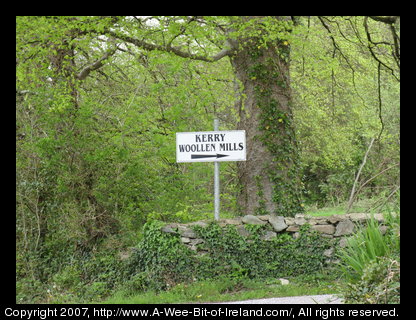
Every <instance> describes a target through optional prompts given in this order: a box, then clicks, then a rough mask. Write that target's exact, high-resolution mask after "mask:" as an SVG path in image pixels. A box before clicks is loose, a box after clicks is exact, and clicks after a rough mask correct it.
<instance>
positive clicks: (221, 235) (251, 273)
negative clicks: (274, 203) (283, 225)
mask: <svg viewBox="0 0 416 320" xmlns="http://www.w3.org/2000/svg"><path fill="white" fill-rule="evenodd" d="M162 226H163V223H161V222H158V221H153V222H150V223H147V224H146V225H145V228H144V233H143V238H142V240H141V242H140V243H139V244H138V246H137V251H136V253H134V255H133V256H132V257H131V259H130V261H129V263H128V266H127V267H126V270H128V277H129V280H128V282H127V283H128V284H127V285H126V289H129V290H127V291H130V292H131V290H132V289H137V290H145V289H155V290H163V289H167V288H170V287H173V286H174V285H176V284H178V283H182V282H191V281H194V280H208V279H218V278H221V277H227V278H229V279H234V280H238V279H245V278H252V279H254V278H257V279H259V278H263V279H266V278H270V277H287V276H296V275H301V274H311V273H315V272H318V271H321V270H322V267H323V266H324V265H325V260H326V257H325V255H324V254H323V252H324V251H325V250H326V249H328V248H329V240H328V239H324V238H322V237H321V236H320V235H319V234H318V233H317V232H315V231H314V232H312V231H311V230H310V228H309V227H308V226H306V225H305V226H303V228H302V229H301V232H300V234H301V235H300V237H299V238H297V239H293V238H292V237H291V236H289V235H287V234H278V235H277V237H276V238H274V239H273V240H271V241H265V240H262V236H263V235H264V233H265V231H266V229H265V227H264V226H251V225H246V228H247V229H248V231H249V232H250V236H249V237H248V238H246V237H243V236H242V235H240V234H239V233H238V232H237V229H236V228H235V226H226V227H224V228H223V227H220V226H219V225H218V224H217V223H215V222H213V223H210V224H209V225H208V226H206V227H201V226H194V231H195V232H196V233H197V234H198V237H199V238H201V239H203V240H204V243H201V244H199V245H198V246H199V249H200V250H199V253H198V254H197V253H196V252H195V251H192V250H190V249H189V248H187V247H186V246H184V245H183V244H182V243H181V241H180V236H179V234H171V233H165V232H162V231H161V230H160V229H161V227H162ZM201 252H202V254H201ZM143 275H145V277H143Z"/></svg>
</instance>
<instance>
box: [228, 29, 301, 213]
mask: <svg viewBox="0 0 416 320" xmlns="http://www.w3.org/2000/svg"><path fill="white" fill-rule="evenodd" d="M238 43H239V48H238V50H237V51H236V52H235V54H234V55H233V56H232V57H231V63H232V65H233V68H234V70H235V74H236V77H237V78H238V80H239V81H240V82H241V85H242V87H243V95H242V97H243V98H241V100H240V101H239V103H238V106H237V107H238V111H239V114H240V123H239V129H244V130H246V145H247V161H245V162H239V163H238V164H237V167H238V177H239V182H240V185H241V192H240V194H239V196H238V200H237V202H238V205H239V207H240V210H241V211H243V212H244V213H245V214H264V213H277V214H280V215H285V216H291V215H294V214H295V213H297V212H301V211H302V210H303V207H302V205H301V200H300V199H301V185H302V183H301V179H300V170H299V163H298V158H299V156H298V148H297V143H296V139H295V130H294V127H293V116H292V110H291V89H290V78H289V44H288V42H287V41H286V40H284V39H280V40H278V41H277V42H275V43H264V38H261V37H250V38H244V39H239V40H238Z"/></svg>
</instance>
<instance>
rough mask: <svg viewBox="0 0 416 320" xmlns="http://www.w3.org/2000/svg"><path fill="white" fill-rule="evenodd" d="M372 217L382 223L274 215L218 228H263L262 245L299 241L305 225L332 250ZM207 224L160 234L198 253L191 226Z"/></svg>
mask: <svg viewBox="0 0 416 320" xmlns="http://www.w3.org/2000/svg"><path fill="white" fill-rule="evenodd" d="M372 216H373V217H374V218H375V219H376V220H377V221H379V222H383V220H384V218H383V215H382V214H365V213H350V214H344V215H332V216H327V217H312V216H308V215H304V214H297V215H296V216H295V217H293V218H292V217H282V216H275V215H262V216H253V215H246V216H243V217H237V218H233V219H221V220H219V221H218V223H219V225H220V226H222V227H225V226H226V225H234V226H235V227H236V229H237V231H238V233H239V234H241V235H242V236H249V231H248V230H247V229H246V228H245V225H246V224H252V225H264V226H265V227H266V228H265V230H266V231H265V233H264V235H263V240H264V241H270V240H272V239H273V238H274V237H276V236H277V234H278V233H281V232H286V233H289V234H291V236H292V237H293V238H297V237H299V231H300V227H301V226H302V225H304V224H306V223H307V224H309V225H310V226H311V229H313V230H316V231H318V232H319V233H320V234H321V236H322V237H325V238H332V239H334V241H333V244H334V246H336V245H339V246H341V247H344V246H345V245H346V238H347V237H348V236H350V235H352V234H353V233H354V232H355V231H356V230H357V226H356V225H357V223H360V224H365V223H366V221H367V220H368V219H370V218H371V217H372ZM208 223H209V221H197V222H192V223H187V224H180V223H171V224H168V225H165V226H164V227H162V229H161V230H162V231H163V232H167V233H174V234H179V235H180V237H181V241H182V243H183V244H184V245H186V246H188V247H189V248H190V249H191V250H194V251H196V252H198V244H201V243H203V242H204V240H203V239H199V238H198V237H197V234H196V233H195V232H194V231H193V226H195V225H199V226H202V227H204V226H208ZM381 231H382V232H383V233H385V231H386V227H385V226H381ZM333 252H334V248H331V249H329V250H327V251H326V252H325V255H326V256H327V257H328V258H331V256H332V255H333Z"/></svg>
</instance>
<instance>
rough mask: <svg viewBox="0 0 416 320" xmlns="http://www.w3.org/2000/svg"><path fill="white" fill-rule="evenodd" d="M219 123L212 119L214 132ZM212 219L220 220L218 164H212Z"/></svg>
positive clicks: (216, 162)
mask: <svg viewBox="0 0 416 320" xmlns="http://www.w3.org/2000/svg"><path fill="white" fill-rule="evenodd" d="M218 127H219V121H218V119H214V131H218V130H219V129H218ZM214 219H215V220H217V221H218V220H219V219H220V163H219V162H218V161H215V162H214Z"/></svg>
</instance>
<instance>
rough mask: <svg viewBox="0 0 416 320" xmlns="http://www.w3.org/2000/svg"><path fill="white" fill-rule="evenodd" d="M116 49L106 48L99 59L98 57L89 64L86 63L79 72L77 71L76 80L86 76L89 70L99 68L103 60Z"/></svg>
mask: <svg viewBox="0 0 416 320" xmlns="http://www.w3.org/2000/svg"><path fill="white" fill-rule="evenodd" d="M116 51H117V49H111V50H108V51H107V52H106V53H105V54H104V55H103V56H102V57H101V58H100V59H98V60H97V61H95V62H94V63H91V64H90V65H87V66H86V67H85V68H84V69H82V70H81V72H79V73H78V75H77V76H76V78H77V79H78V80H84V79H85V78H86V77H88V75H89V74H90V73H91V71H94V70H97V69H99V68H101V67H102V66H103V65H104V61H105V60H107V59H108V58H109V57H111V56H112V55H113V54H114V53H115V52H116Z"/></svg>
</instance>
